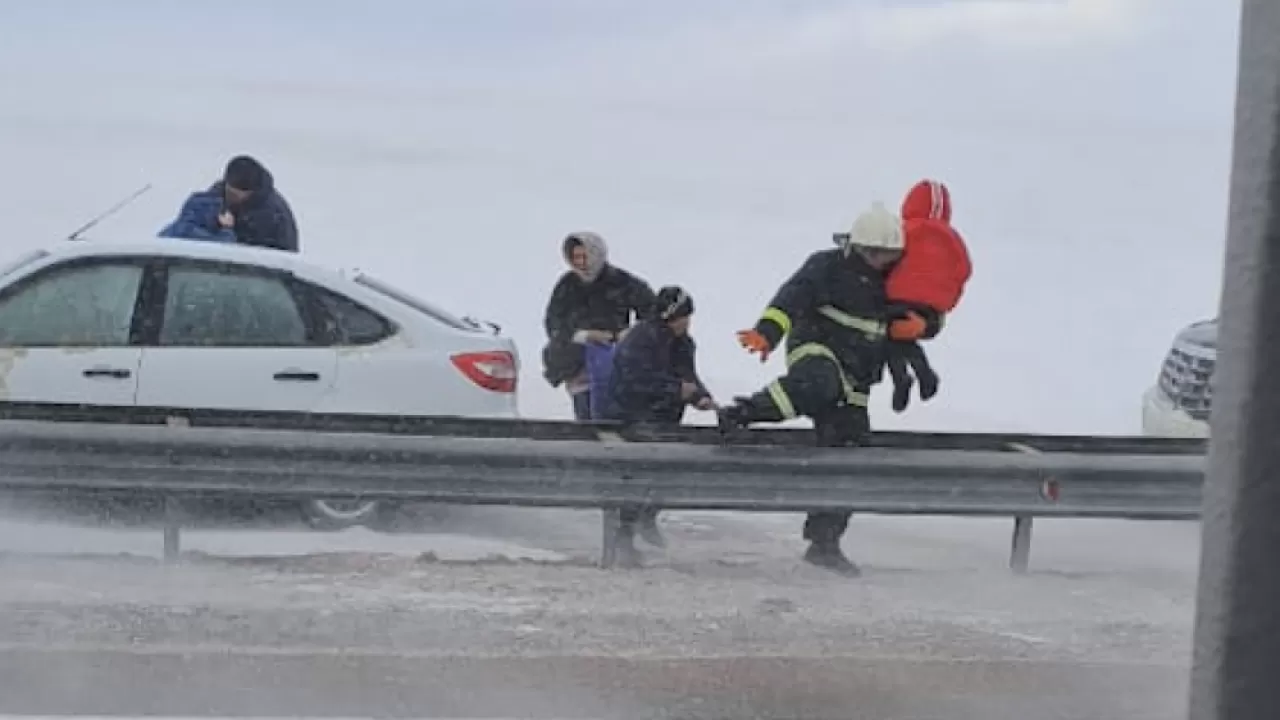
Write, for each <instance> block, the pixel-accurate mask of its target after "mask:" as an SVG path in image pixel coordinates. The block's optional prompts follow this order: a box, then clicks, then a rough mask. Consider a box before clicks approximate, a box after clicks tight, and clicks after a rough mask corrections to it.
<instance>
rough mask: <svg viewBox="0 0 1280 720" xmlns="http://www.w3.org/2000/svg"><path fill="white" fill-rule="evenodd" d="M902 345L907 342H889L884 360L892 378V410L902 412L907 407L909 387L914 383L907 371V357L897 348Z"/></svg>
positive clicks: (909, 396) (909, 397) (909, 393)
mask: <svg viewBox="0 0 1280 720" xmlns="http://www.w3.org/2000/svg"><path fill="white" fill-rule="evenodd" d="M902 345H907V343H904V342H893V343H890V344H889V355H888V357H887V359H886V362H885V364H886V365H888V366H889V377H891V378H893V411H894V412H902V411H903V410H906V409H907V402H908V401H909V400H910V399H911V388H912V386H914V385H915V381H914V380H913V379H912V378H911V374H910V373H908V372H907V359H906V357H905V356H904V355H903V353H902V352H901V350H899V346H902Z"/></svg>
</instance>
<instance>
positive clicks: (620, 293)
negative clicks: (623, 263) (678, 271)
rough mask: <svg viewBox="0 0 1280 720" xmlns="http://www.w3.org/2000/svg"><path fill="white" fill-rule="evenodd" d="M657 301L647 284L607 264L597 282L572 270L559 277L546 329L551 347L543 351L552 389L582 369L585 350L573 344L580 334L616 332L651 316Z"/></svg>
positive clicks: (544, 372) (545, 320)
mask: <svg viewBox="0 0 1280 720" xmlns="http://www.w3.org/2000/svg"><path fill="white" fill-rule="evenodd" d="M655 301H656V298H655V296H654V293H653V288H651V287H650V286H649V284H648V283H646V282H645V281H643V280H641V279H640V278H638V277H636V276H635V275H632V274H631V273H629V272H627V271H626V270H623V269H622V268H619V267H614V266H613V265H605V266H604V269H603V270H601V271H600V276H599V277H597V278H596V279H595V281H594V282H590V283H588V282H583V281H582V279H581V278H579V277H578V276H577V275H576V274H575V273H573V272H566V273H565V274H564V275H562V276H561V277H560V280H559V282H557V283H556V285H555V288H554V289H552V291H551V299H550V300H548V301H547V309H546V314H545V316H544V319H543V326H544V327H545V329H546V331H547V345H546V347H545V348H543V351H542V365H543V376H544V377H545V378H546V379H547V382H549V383H551V386H552V387H557V386H559V385H560V384H561V383H563V382H564V381H566V380H568V379H570V378H572V377H574V376H575V375H577V374H578V373H579V372H581V371H582V368H583V365H584V356H583V346H582V345H580V344H578V343H575V342H574V341H573V335H574V333H576V332H578V331H579V330H604V331H606V332H611V333H617V332H620V331H621V330H623V329H624V328H626V327H627V326H628V325H630V324H631V322H632V316H633V315H634V316H635V318H636V319H637V320H639V319H644V318H647V317H652V315H653V313H654V310H655V308H654V304H655Z"/></svg>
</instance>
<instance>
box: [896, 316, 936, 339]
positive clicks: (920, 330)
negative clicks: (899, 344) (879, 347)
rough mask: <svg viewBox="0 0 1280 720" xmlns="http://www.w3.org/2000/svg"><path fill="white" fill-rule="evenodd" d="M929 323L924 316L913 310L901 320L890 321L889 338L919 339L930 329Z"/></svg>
mask: <svg viewBox="0 0 1280 720" xmlns="http://www.w3.org/2000/svg"><path fill="white" fill-rule="evenodd" d="M928 329H929V325H928V323H926V322H925V321H924V318H922V317H920V316H919V315H918V314H916V313H913V312H908V313H907V314H906V316H905V317H903V318H902V319H901V320H894V321H893V322H891V323H889V339H891V340H919V339H920V338H922V337H924V334H925V332H926V331H928Z"/></svg>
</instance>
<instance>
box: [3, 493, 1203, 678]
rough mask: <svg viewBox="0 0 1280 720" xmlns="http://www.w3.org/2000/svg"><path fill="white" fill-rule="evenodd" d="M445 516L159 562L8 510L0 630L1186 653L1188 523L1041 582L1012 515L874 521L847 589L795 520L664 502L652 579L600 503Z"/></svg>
mask: <svg viewBox="0 0 1280 720" xmlns="http://www.w3.org/2000/svg"><path fill="white" fill-rule="evenodd" d="M437 522H438V523H439V525H440V526H441V528H440V532H431V531H430V529H424V531H423V532H420V533H415V534H398V535H381V534H377V533H372V532H369V531H364V530H350V531H346V532H342V533H334V534H324V533H314V532H309V531H302V530H298V531H294V530H243V529H237V530H225V531H220V530H208V529H206V530H197V531H189V532H186V533H185V534H184V547H185V549H186V550H187V552H188V553H189V555H188V561H187V562H186V563H184V564H183V565H180V566H178V567H168V568H166V567H164V566H163V565H161V564H159V563H158V562H156V558H157V557H158V554H159V550H160V547H159V546H160V538H159V533H158V532H157V531H155V530H154V529H127V530H123V529H98V528H92V529H91V528H84V527H75V526H69V525H50V524H29V523H20V522H16V521H9V522H6V523H5V524H3V525H0V551H2V552H3V554H2V555H0V558H3V560H2V563H3V573H4V576H5V577H6V582H5V583H4V584H3V587H0V643H19V644H21V643H29V642H38V643H40V644H42V645H43V644H49V643H53V644H81V643H89V644H91V645H95V646H97V645H104V644H105V645H113V644H127V645H128V646H130V647H132V648H134V649H139V650H140V649H144V648H145V647H146V646H148V645H153V644H154V645H156V646H157V647H165V648H172V647H173V646H175V645H176V646H182V647H186V648H191V649H193V651H198V650H199V648H205V649H207V650H208V649H217V650H219V651H221V650H224V649H227V648H232V647H234V648H239V649H240V650H241V651H245V652H250V651H255V650H259V649H266V650H271V651H274V652H289V651H301V650H307V651H311V650H314V649H316V648H324V647H328V648H332V647H341V648H344V652H346V651H351V652H356V651H363V652H374V653H378V652H396V653H403V652H413V653H422V652H426V653H443V654H448V653H450V652H461V651H464V650H465V651H466V652H468V653H477V652H480V653H516V654H519V653H563V652H566V651H569V650H572V651H573V652H575V653H607V654H614V655H633V654H637V653H638V654H650V655H651V654H657V655H667V654H674V655H683V654H692V655H711V656H715V655H718V654H725V653H730V654H743V653H747V654H750V653H766V654H768V653H787V654H799V655H814V654H821V653H827V652H836V651H837V648H839V649H840V650H839V651H842V652H843V651H847V652H853V653H854V654H866V653H871V654H876V653H890V654H900V653H908V654H910V653H926V654H929V653H941V654H943V655H947V656H952V655H957V654H958V655H960V656H968V655H971V654H975V653H976V654H979V655H982V654H985V653H991V652H995V653H997V654H1010V653H1012V654H1015V655H1023V654H1030V655H1033V656H1037V655H1043V656H1046V657H1071V658H1076V659H1081V660H1090V661H1115V662H1159V663H1165V662H1173V663H1179V662H1182V661H1183V660H1184V659H1185V655H1186V651H1187V649H1188V647H1189V644H1188V643H1189V635H1188V632H1189V629H1190V621H1191V611H1192V606H1193V589H1194V580H1195V572H1196V561H1197V551H1198V528H1197V526H1196V525H1195V524H1194V523H1161V522H1149V523H1126V522H1112V521H1092V520H1081V521H1042V522H1040V523H1038V524H1037V527H1036V537H1035V545H1034V550H1033V573H1032V574H1030V575H1029V576H1025V577H1017V576H1014V575H1012V574H1011V573H1010V572H1009V571H1008V569H1007V567H1006V562H1007V548H1008V540H1009V532H1010V525H1011V523H1010V522H1009V521H1007V520H998V519H981V520H978V519H974V520H969V519H939V518H919V519H903V518H889V517H874V516H863V517H859V518H856V521H855V523H854V525H853V526H852V528H851V531H850V534H849V536H848V538H847V540H846V547H847V548H848V549H849V550H850V551H851V552H852V553H853V554H854V555H855V557H857V558H858V559H859V560H860V561H861V562H862V563H863V565H864V568H865V570H866V575H865V576H864V577H863V578H862V579H860V580H857V581H848V580H841V579H839V578H834V577H829V576H828V575H827V574H826V573H823V572H821V571H818V570H814V569H811V568H807V567H804V566H802V565H800V564H799V563H798V562H797V561H796V557H797V555H798V553H799V551H800V549H801V548H802V544H801V542H800V540H799V538H798V537H797V536H798V526H799V522H800V519H799V518H798V517H796V516H791V515H747V514H729V513H694V512H682V513H668V514H666V515H665V516H664V517H663V527H664V529H665V530H666V531H667V534H668V536H669V539H670V541H671V542H670V548H669V549H668V550H667V551H665V552H662V551H656V550H652V551H649V552H648V555H647V557H648V560H649V567H648V568H646V569H644V570H641V571H636V572H604V571H601V570H598V569H596V568H594V567H592V566H591V562H592V560H593V558H594V556H595V553H596V552H597V551H598V543H599V537H598V528H599V518H598V515H597V513H593V512H578V511H549V510H518V509H494V508H455V509H451V510H450V512H449V513H447V514H445V515H444V516H443V517H441V518H438V519H437ZM144 610H145V612H143V611H144ZM134 612H137V613H138V615H137V617H136V618H134V619H133V620H131V621H129V622H127V623H126V622H121V620H120V619H121V617H122V615H124V616H128V615H130V614H131V613H134ZM319 617H323V618H326V619H325V620H324V622H317V620H316V619H317V618H319ZM851 633H852V635H851ZM428 637H430V640H429V641H428V640H427V638H428ZM851 637H858V638H859V641H858V642H857V643H850V642H849V639H850V638H851Z"/></svg>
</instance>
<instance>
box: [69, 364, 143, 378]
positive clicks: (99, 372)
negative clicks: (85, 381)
mask: <svg viewBox="0 0 1280 720" xmlns="http://www.w3.org/2000/svg"><path fill="white" fill-rule="evenodd" d="M80 374H81V375H84V376H85V377H87V378H95V377H106V378H115V379H117V380H124V379H127V378H129V377H132V376H133V371H132V370H126V369H125V368H109V367H92V368H86V369H85V370H84V371H83V372H81V373H80Z"/></svg>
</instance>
